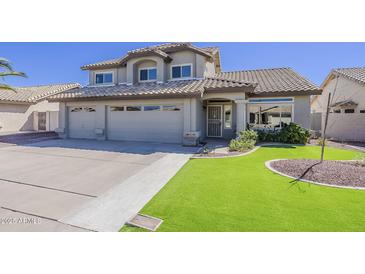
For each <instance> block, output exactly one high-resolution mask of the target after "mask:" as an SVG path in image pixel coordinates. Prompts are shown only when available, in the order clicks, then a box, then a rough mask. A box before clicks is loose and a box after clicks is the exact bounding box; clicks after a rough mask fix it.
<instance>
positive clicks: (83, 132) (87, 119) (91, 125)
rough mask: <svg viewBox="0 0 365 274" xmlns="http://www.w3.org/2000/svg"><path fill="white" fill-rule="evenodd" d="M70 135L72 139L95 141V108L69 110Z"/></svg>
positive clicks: (81, 107)
mask: <svg viewBox="0 0 365 274" xmlns="http://www.w3.org/2000/svg"><path fill="white" fill-rule="evenodd" d="M68 135H69V137H70V138H77V139H95V106H86V107H85V106H79V107H69V108H68Z"/></svg>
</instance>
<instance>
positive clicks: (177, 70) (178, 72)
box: [171, 64, 193, 79]
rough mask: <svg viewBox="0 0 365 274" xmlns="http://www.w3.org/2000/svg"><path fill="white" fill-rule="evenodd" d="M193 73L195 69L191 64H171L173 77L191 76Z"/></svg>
mask: <svg viewBox="0 0 365 274" xmlns="http://www.w3.org/2000/svg"><path fill="white" fill-rule="evenodd" d="M192 75H193V70H192V65H191V64H183V65H174V66H171V78H172V79H183V78H191V77H192Z"/></svg>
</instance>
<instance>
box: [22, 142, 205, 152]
mask: <svg viewBox="0 0 365 274" xmlns="http://www.w3.org/2000/svg"><path fill="white" fill-rule="evenodd" d="M23 146H26V147H39V148H69V149H81V150H93V151H104V152H120V153H131V154H140V155H148V154H153V153H176V154H193V153H196V152H197V151H198V149H199V148H198V147H184V146H182V145H179V144H163V143H148V142H129V141H97V140H86V139H77V140H76V139H55V140H46V141H41V142H37V143H31V144H25V145H23Z"/></svg>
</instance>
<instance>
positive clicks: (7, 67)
mask: <svg viewBox="0 0 365 274" xmlns="http://www.w3.org/2000/svg"><path fill="white" fill-rule="evenodd" d="M0 69H1V70H0V79H1V80H4V78H5V77H7V76H20V77H27V76H26V75H25V73H23V72H18V71H15V70H13V67H12V66H11V64H10V62H9V61H8V60H7V59H5V58H2V57H0ZM0 89H6V90H12V91H15V89H14V88H13V87H11V86H9V85H7V84H5V83H0Z"/></svg>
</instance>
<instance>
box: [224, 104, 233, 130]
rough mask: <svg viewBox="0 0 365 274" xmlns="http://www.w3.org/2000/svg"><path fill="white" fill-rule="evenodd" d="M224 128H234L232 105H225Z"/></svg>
mask: <svg viewBox="0 0 365 274" xmlns="http://www.w3.org/2000/svg"><path fill="white" fill-rule="evenodd" d="M223 114H224V128H232V105H224V113H223Z"/></svg>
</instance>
